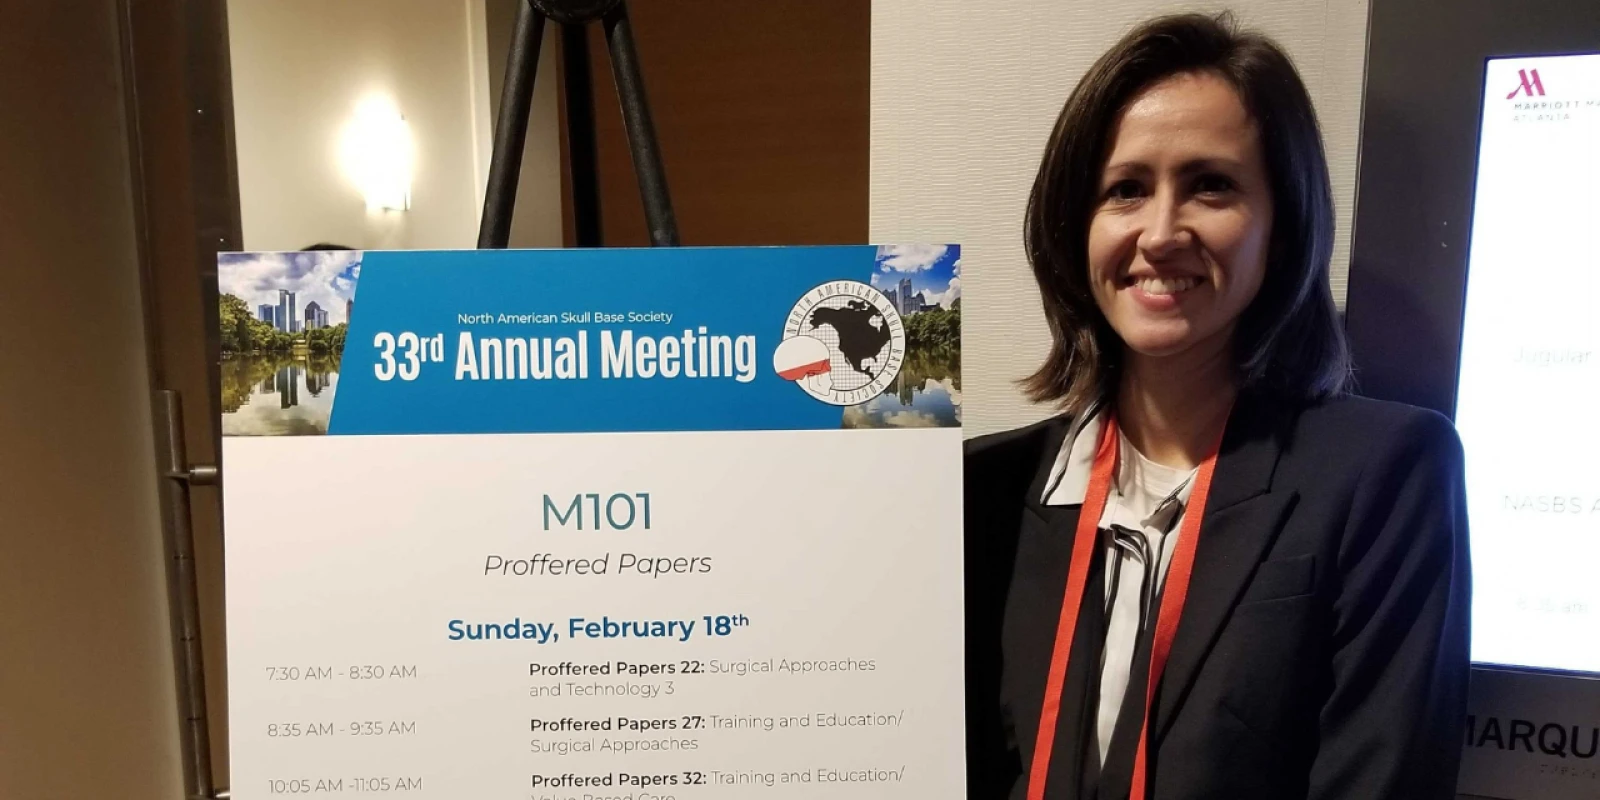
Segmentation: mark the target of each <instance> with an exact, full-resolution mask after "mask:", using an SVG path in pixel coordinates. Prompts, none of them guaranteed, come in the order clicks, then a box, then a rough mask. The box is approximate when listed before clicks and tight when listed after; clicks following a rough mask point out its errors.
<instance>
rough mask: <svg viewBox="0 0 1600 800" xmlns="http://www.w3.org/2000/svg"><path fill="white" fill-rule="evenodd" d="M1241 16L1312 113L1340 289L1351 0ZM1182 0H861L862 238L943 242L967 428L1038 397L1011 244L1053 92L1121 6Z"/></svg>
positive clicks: (1162, 7)
mask: <svg viewBox="0 0 1600 800" xmlns="http://www.w3.org/2000/svg"><path fill="white" fill-rule="evenodd" d="M1229 5H1230V6H1231V7H1232V8H1234V9H1235V10H1236V11H1237V12H1238V15H1239V18H1240V20H1241V21H1242V22H1244V23H1245V24H1246V25H1249V26H1254V27H1260V28H1263V29H1265V30H1266V31H1267V32H1268V33H1270V34H1272V35H1274V36H1276V37H1278V38H1279V40H1280V41H1281V42H1282V43H1283V44H1284V45H1285V46H1286V47H1287V48H1288V49H1289V51H1290V54H1291V55H1292V56H1293V57H1294V59H1295V61H1296V63H1297V65H1298V66H1299V68H1300V70H1301V73H1302V74H1303V75H1304V77H1305V80H1306V83H1307V84H1308V85H1309V87H1310V89H1311V94H1312V98H1313V99H1314V100H1315V101H1316V104H1317V109H1318V112H1319V114H1320V116H1321V119H1322V124H1323V133H1324V137H1325V139H1326V141H1327V147H1328V155H1329V160H1330V163H1331V167H1332V170H1333V181H1334V196H1335V202H1336V203H1337V206H1338V217H1339V233H1338V241H1337V244H1336V247H1335V251H1334V263H1333V268H1334V275H1333V284H1334V293H1335V296H1336V297H1337V298H1338V299H1339V300H1340V302H1341V303H1342V302H1343V298H1344V285H1345V272H1346V270H1347V266H1348V260H1349V241H1350V212H1351V205H1352V201H1353V197H1354V193H1355V168H1356V144H1357V137H1358V124H1359V121H1360V108H1361V83H1362V73H1363V66H1364V59H1365V51H1366V21H1367V0H1236V2H1233V3H1230V4H1229ZM1205 8H1206V6H1205V5H1201V4H1194V3H1173V2H1153V1H1152V0H1134V1H1133V2H1124V3H1107V2H1105V1H1104V0H1011V2H1006V3H973V2H969V1H968V0H874V2H873V4H872V187H871V193H872V199H871V222H870V235H871V238H872V241H874V242H879V243H883V242H902V241H936V242H947V241H953V242H959V243H960V244H962V245H963V247H964V250H963V252H962V276H961V278H962V282H963V285H962V291H963V292H964V293H965V295H966V300H967V302H965V303H963V309H962V311H963V315H964V317H965V318H964V320H963V322H964V323H965V328H964V331H963V334H964V339H963V342H962V349H963V358H962V371H963V373H964V375H963V378H964V380H963V390H964V391H963V394H964V398H963V399H964V405H963V413H964V422H965V424H966V427H967V432H968V434H980V433H986V432H990V431H994V430H999V429H1003V428H1009V427H1013V426H1016V425H1020V424H1023V423H1026V422H1030V421H1033V420H1036V419H1039V418H1042V417H1043V416H1045V415H1047V414H1048V413H1049V412H1048V410H1047V409H1041V408H1037V407H1033V406H1030V405H1029V404H1028V403H1027V402H1026V401H1025V400H1024V399H1023V398H1022V396H1021V394H1020V393H1019V392H1017V390H1016V388H1015V381H1016V379H1018V378H1020V377H1022V376H1024V375H1026V374H1028V373H1029V372H1030V371H1031V370H1032V369H1033V368H1034V367H1035V366H1036V365H1037V362H1038V359H1039V358H1041V357H1042V356H1043V354H1044V353H1045V350H1046V346H1047V344H1048V341H1049V337H1048V333H1047V332H1046V330H1045V326H1044V321H1043V318H1042V317H1041V315H1040V311H1039V302H1038V295H1037V293H1036V291H1035V289H1034V286H1033V282H1032V279H1031V277H1029V273H1028V267H1027V262H1026V261H1025V260H1024V258H1023V252H1022V210H1023V205H1024V203H1025V201H1026V199H1027V193H1028V188H1029V186H1030V185H1031V184H1032V180H1033V174H1034V170H1035V169H1036V168H1037V167H1038V161H1039V157H1040V155H1041V153H1042V152H1043V148H1044V142H1045V139H1046V137H1047V136H1048V135H1049V132H1050V127H1051V125H1052V124H1054V122H1055V118H1056V114H1057V113H1058V112H1059V110H1060V108H1061V103H1062V102H1063V101H1064V100H1065V99H1066V96H1067V93H1068V92H1070V91H1071V89H1072V86H1073V85H1074V84H1075V83H1076V82H1077V80H1078V78H1079V77H1080V76H1082V74H1083V73H1084V71H1085V70H1086V69H1088V66H1089V64H1090V63H1091V62H1092V61H1093V60H1094V59H1095V58H1096V57H1097V56H1099V54H1100V53H1101V52H1102V51H1104V50H1105V49H1106V48H1107V47H1109V46H1110V45H1111V44H1112V42H1114V41H1115V40H1116V38H1117V37H1118V36H1120V35H1121V34H1122V33H1124V32H1125V31H1127V29H1128V28H1130V27H1131V26H1132V25H1133V24H1134V23H1135V22H1136V21H1138V20H1141V19H1143V18H1145V17H1147V16H1150V15H1152V14H1155V13H1157V12H1161V11H1173V10H1192V9H1200V10H1205Z"/></svg>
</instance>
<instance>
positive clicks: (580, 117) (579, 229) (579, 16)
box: [478, 0, 678, 250]
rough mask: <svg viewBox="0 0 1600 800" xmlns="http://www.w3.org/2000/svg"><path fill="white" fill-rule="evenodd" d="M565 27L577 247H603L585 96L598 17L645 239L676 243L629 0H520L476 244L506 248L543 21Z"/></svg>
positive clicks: (589, 110)
mask: <svg viewBox="0 0 1600 800" xmlns="http://www.w3.org/2000/svg"><path fill="white" fill-rule="evenodd" d="M547 17H548V18H550V19H552V20H555V21H556V22H557V23H559V24H560V25H561V26H562V29H561V45H562V47H561V50H562V66H563V71H564V73H565V78H566V80H565V82H564V83H565V86H564V87H563V92H564V93H565V95H566V102H567V151H568V155H569V158H570V166H571V175H572V211H573V219H574V223H575V226H574V227H575V228H576V244H577V245H578V246H579V247H598V246H600V186H599V169H598V166H597V161H596V157H595V140H594V103H593V101H592V96H591V95H590V90H591V86H590V83H591V81H590V74H589V40H588V35H587V28H586V26H587V25H588V24H589V23H591V22H594V21H596V20H599V21H600V22H601V24H602V25H603V26H604V27H605V34H606V46H607V48H608V50H609V51H610V53H611V66H612V73H613V75H614V77H615V79H616V85H617V99H618V101H619V104H620V105H621V106H622V120H623V124H624V125H625V126H626V127H627V131H628V147H629V150H630V151H631V152H632V153H633V168H634V172H635V173H636V175H637V176H638V179H639V194H640V196H641V197H642V198H643V200H644V215H645V221H646V222H647V223H648V224H649V226H650V243H651V244H652V245H655V246H658V247H668V246H675V245H677V244H678V222H677V219H676V218H675V217H674V216H673V213H672V200H671V198H670V197H668V195H667V175H666V170H665V169H664V168H663V167H662V165H661V148H660V146H659V145H657V144H656V131H655V126H654V124H653V123H652V122H651V121H650V107H649V105H648V104H647V103H646V102H645V94H644V77H643V76H642V75H641V73H640V70H639V55H638V52H637V51H636V49H635V48H634V40H633V26H632V24H631V23H630V22H629V21H628V6H627V2H626V0H521V2H519V3H518V4H517V22H516V29H515V31H514V33H513V34H512V39H511V48H510V55H509V56H508V57H507V60H506V79H505V85H504V86H503V87H502V89H501V92H500V118H499V119H498V120H496V122H495V129H494V155H493V157H492V159H491V160H490V162H489V186H488V190H487V192H486V193H485V195H484V202H483V219H482V221H481V223H480V224H479V227H478V248H479V249H480V250H482V249H503V248H505V247H506V245H507V242H508V240H509V239H510V236H511V213H512V211H513V208H514V206H515V205H516V197H517V178H518V176H519V175H520V174H521V172H522V150H523V147H524V145H525V144H526V142H527V138H528V115H529V113H530V111H531V107H532V101H533V81H534V75H535V73H536V72H537V69H538V65H539V43H540V41H541V40H542V39H543V38H544V22H545V18H547Z"/></svg>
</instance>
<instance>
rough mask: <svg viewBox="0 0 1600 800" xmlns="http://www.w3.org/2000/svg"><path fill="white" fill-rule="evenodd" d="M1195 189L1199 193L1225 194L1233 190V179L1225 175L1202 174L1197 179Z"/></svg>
mask: <svg viewBox="0 0 1600 800" xmlns="http://www.w3.org/2000/svg"><path fill="white" fill-rule="evenodd" d="M1194 190H1195V191H1196V192H1197V193H1199V194H1223V193H1224V192H1231V191H1233V181H1231V180H1229V179H1228V178H1227V176H1225V175H1201V176H1200V177H1199V178H1198V179H1197V180H1195V185H1194Z"/></svg>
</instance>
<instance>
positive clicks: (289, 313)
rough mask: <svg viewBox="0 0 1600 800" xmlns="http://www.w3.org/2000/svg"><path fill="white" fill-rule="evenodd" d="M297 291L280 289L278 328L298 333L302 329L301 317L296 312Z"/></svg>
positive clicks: (286, 331) (285, 331)
mask: <svg viewBox="0 0 1600 800" xmlns="http://www.w3.org/2000/svg"><path fill="white" fill-rule="evenodd" d="M295 310H296V309H295V293H294V292H291V291H289V290H288V289H279V290H278V314H279V318H278V330H280V331H283V332H284V333H298V332H299V331H300V318H299V315H298V314H296V313H295Z"/></svg>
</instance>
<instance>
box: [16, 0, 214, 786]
mask: <svg viewBox="0 0 1600 800" xmlns="http://www.w3.org/2000/svg"><path fill="white" fill-rule="evenodd" d="M120 58H121V55H120V53H119V52H118V44H117V17H116V3H114V2H111V0H52V2H48V3H19V4H14V5H12V6H10V7H9V13H8V14H7V15H6V24H5V25H4V26H0V108H4V109H6V112H5V113H4V114H3V115H0V272H3V284H0V286H3V288H0V390H3V392H4V397H3V399H0V797H3V798H7V800H13V799H14V800H84V798H112V797H115V798H128V800H172V798H178V797H181V796H182V793H183V786H182V780H181V772H180V764H179V751H178V732H177V724H178V723H177V717H178V711H177V701H176V699H175V694H174V684H173V672H172V647H171V640H170V634H169V629H168V623H167V614H166V593H165V580H166V579H165V560H164V552H163V547H162V540H161V530H160V524H159V516H158V512H157V508H158V507H157V505H156V479H155V475H154V465H155V460H154V459H155V457H154V453H153V450H152V442H151V426H150V403H149V399H148V398H149V392H150V386H149V378H148V372H147V366H146V354H145V339H144V322H143V319H142V312H141V306H140V299H139V297H140V294H139V292H140V289H139V275H138V263H137V260H136V258H135V250H134V247H135V238H134V237H135V233H134V230H135V229H134V217H133V213H134V212H133V207H132V192H131V184H130V178H129V160H128V159H129V155H128V141H127V137H126V129H125V126H124V118H123V115H122V111H123V108H124V106H123V95H122V86H121V83H120V78H121V74H120V69H121V65H120Z"/></svg>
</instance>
